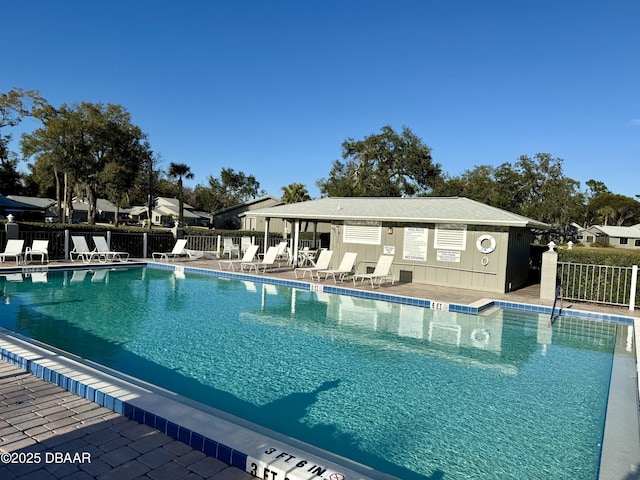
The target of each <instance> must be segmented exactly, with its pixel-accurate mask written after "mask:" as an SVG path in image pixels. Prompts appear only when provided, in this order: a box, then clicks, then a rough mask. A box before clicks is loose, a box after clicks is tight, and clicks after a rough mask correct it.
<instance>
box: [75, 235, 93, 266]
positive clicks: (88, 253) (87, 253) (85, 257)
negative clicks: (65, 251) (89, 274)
mask: <svg viewBox="0 0 640 480" xmlns="http://www.w3.org/2000/svg"><path fill="white" fill-rule="evenodd" d="M71 241H72V242H73V250H71V252H69V258H70V259H71V261H72V262H74V261H75V260H78V259H81V260H82V261H83V262H84V263H89V262H90V261H91V260H93V257H94V255H95V254H96V253H97V250H89V245H87V239H86V238H84V237H83V236H81V235H71ZM74 255H75V257H76V258H75V260H74V259H73V256H74Z"/></svg>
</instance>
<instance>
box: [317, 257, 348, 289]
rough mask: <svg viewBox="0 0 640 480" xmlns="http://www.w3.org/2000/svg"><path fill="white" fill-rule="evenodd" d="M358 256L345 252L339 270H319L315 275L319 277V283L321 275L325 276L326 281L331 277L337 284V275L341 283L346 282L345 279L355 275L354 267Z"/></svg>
mask: <svg viewBox="0 0 640 480" xmlns="http://www.w3.org/2000/svg"><path fill="white" fill-rule="evenodd" d="M357 257H358V254H357V253H355V252H345V253H344V255H343V256H342V261H341V262H340V265H338V268H336V269H333V270H317V271H316V272H315V273H316V275H317V277H318V281H320V275H324V279H325V280H326V279H327V278H328V277H329V275H331V276H332V277H333V283H337V281H336V275H337V276H338V279H340V281H341V282H344V279H345V277H347V276H349V275H351V274H352V273H353V265H354V264H355V263H356V258H357Z"/></svg>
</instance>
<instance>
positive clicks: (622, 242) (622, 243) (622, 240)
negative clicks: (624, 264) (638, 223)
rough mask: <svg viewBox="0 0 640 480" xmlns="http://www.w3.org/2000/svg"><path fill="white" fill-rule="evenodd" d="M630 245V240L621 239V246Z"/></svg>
mask: <svg viewBox="0 0 640 480" xmlns="http://www.w3.org/2000/svg"><path fill="white" fill-rule="evenodd" d="M628 243H629V239H628V238H621V239H620V245H627V244H628Z"/></svg>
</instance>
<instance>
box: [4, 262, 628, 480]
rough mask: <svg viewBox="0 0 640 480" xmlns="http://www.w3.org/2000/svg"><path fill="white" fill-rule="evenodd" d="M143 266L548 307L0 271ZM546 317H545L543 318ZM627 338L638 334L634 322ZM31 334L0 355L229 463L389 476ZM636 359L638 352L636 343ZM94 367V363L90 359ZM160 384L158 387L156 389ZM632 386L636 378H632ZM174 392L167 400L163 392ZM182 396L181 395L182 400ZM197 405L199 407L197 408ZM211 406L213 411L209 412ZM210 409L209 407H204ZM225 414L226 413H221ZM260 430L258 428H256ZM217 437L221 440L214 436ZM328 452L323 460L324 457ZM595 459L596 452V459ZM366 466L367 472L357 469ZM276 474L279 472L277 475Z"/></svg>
mask: <svg viewBox="0 0 640 480" xmlns="http://www.w3.org/2000/svg"><path fill="white" fill-rule="evenodd" d="M138 266H147V267H150V268H157V269H164V270H171V271H176V272H181V273H196V274H203V275H209V276H216V277H220V278H228V279H238V280H248V281H258V282H261V283H266V284H273V285H280V286H286V287H292V288H298V289H303V290H311V291H317V292H324V293H335V294H340V295H350V296H353V297H358V298H365V299H373V300H383V301H388V302H392V303H400V304H404V305H413V306H420V307H424V308H430V309H435V310H448V311H451V312H458V313H468V314H481V313H482V312H483V311H486V310H488V309H490V308H492V307H503V308H509V309H514V310H521V311H527V312H533V313H538V314H549V315H551V314H552V307H548V306H543V305H532V304H526V303H519V302H510V301H502V300H492V299H482V300H479V301H477V302H474V303H472V304H470V305H462V304H455V303H442V302H435V301H432V300H428V299H420V298H415V297H408V296H401V295H392V294H386V293H379V292H375V291H362V290H356V289H351V288H348V287H343V286H332V285H327V284H318V283H313V282H305V281H293V280H281V279H277V278H273V277H266V276H260V275H251V274H247V273H241V272H230V271H219V270H209V269H205V268H199V267H188V266H182V265H175V264H165V263H156V262H147V261H144V262H136V261H133V262H126V263H122V264H115V265H114V264H106V265H105V264H100V265H95V264H82V265H80V264H78V265H77V266H76V265H64V266H54V267H50V266H47V265H45V266H38V267H18V268H15V269H10V270H9V269H7V270H4V271H7V272H15V273H29V272H36V271H48V270H68V269H98V268H122V267H138ZM565 310H570V311H571V315H572V316H578V317H581V318H588V319H593V320H600V321H608V322H615V323H622V324H626V325H634V324H635V321H634V318H633V317H630V316H625V315H612V314H606V313H596V312H589V311H583V310H578V309H573V308H571V309H565ZM550 320H551V319H550ZM635 327H636V328H634V331H635V340H636V345H637V341H638V340H639V339H640V333H638V328H637V327H638V324H635ZM38 343H39V342H36V341H33V340H31V339H27V338H24V337H22V336H21V335H19V334H16V333H14V332H10V331H9V330H5V329H2V328H0V359H2V360H4V361H6V362H8V363H10V364H12V365H15V366H17V367H20V368H22V369H23V370H25V371H27V372H29V373H31V374H33V375H35V376H37V377H39V378H42V379H44V380H47V381H49V382H51V383H54V384H56V385H58V386H60V387H62V388H64V389H66V390H68V391H70V392H72V393H75V394H77V395H79V396H80V397H83V398H86V399H89V400H91V401H93V402H95V403H97V404H99V405H101V406H104V407H106V408H109V409H110V410H112V411H114V412H116V413H119V414H122V415H124V416H126V417H128V418H130V419H133V420H136V421H138V422H139V423H141V424H145V425H148V426H150V427H152V428H155V429H157V430H159V431H160V432H162V433H165V434H167V435H169V436H171V437H172V438H174V439H177V440H179V441H181V442H183V443H185V444H187V445H189V446H190V447H192V448H194V449H196V450H199V451H202V452H204V453H205V454H207V455H209V456H212V457H214V458H216V459H218V460H220V461H222V462H224V463H226V464H228V465H231V466H234V467H237V468H239V469H241V470H243V471H245V472H247V473H250V474H253V475H254V476H258V477H260V478H286V479H288V480H308V479H310V478H318V477H322V478H330V479H331V480H374V479H375V480H382V479H386V480H390V479H393V478H395V477H393V476H390V475H387V474H384V473H382V472H378V471H375V470H372V469H370V468H369V467H367V466H365V465H361V464H358V463H357V462H354V461H352V460H349V459H346V458H343V457H339V456H337V455H335V454H332V453H330V452H326V451H324V450H321V449H318V448H316V447H313V446H311V445H307V444H303V442H297V441H293V443H295V444H296V445H292V444H291V442H287V441H282V440H278V439H277V438H276V437H278V434H275V432H270V431H267V429H264V428H262V427H259V426H254V425H252V424H251V425H247V426H243V423H244V424H249V422H245V421H243V420H242V419H238V418H235V417H233V416H231V415H228V414H226V413H224V412H220V411H215V409H212V408H208V407H206V406H204V405H199V406H198V407H194V406H192V405H190V403H193V404H197V402H193V401H188V399H183V398H182V397H179V396H178V395H176V394H173V393H172V392H168V391H166V390H163V389H162V388H159V387H156V386H153V385H149V384H145V382H143V381H141V380H138V379H132V378H130V379H127V378H126V377H127V376H126V375H123V374H119V375H115V372H111V373H109V372H105V371H104V370H109V369H106V368H94V367H93V366H91V363H92V362H89V361H85V360H83V359H79V358H78V359H74V358H73V357H74V356H73V355H71V354H68V353H67V352H60V351H56V349H54V348H53V347H50V346H47V345H39V344H38ZM636 355H637V358H638V361H640V353H639V352H638V351H637V349H636ZM96 367H97V365H96ZM161 392H164V393H161ZM638 392H639V394H640V384H638ZM172 395H173V396H175V397H176V399H175V400H174V399H173V398H171V396H172ZM185 400H187V401H186V402H185ZM203 407H204V408H203ZM214 411H215V412H214ZM212 412H213V413H212ZM225 417H226V418H225ZM261 431H264V432H265V433H261ZM222 439H223V440H222ZM330 459H331V460H330ZM601 461H602V459H601ZM363 472H367V474H365V473H363ZM278 474H279V475H280V476H279V477H278V476H277V475H278Z"/></svg>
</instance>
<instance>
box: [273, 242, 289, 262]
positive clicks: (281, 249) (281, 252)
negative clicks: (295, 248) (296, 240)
mask: <svg viewBox="0 0 640 480" xmlns="http://www.w3.org/2000/svg"><path fill="white" fill-rule="evenodd" d="M277 248H278V251H277V252H276V258H277V259H278V260H287V259H288V258H289V253H288V252H287V242H286V240H285V241H283V242H280V243H278V247H277Z"/></svg>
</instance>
